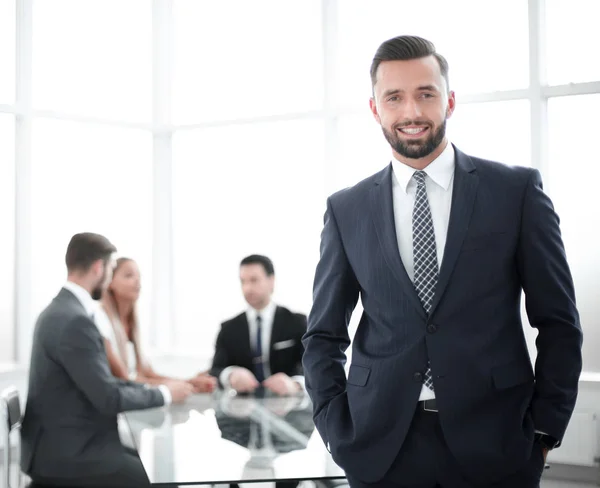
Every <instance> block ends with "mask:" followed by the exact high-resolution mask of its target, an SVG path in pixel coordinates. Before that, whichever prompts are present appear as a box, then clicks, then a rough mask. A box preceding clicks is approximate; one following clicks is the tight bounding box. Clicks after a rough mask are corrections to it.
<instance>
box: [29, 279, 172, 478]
mask: <svg viewBox="0 0 600 488" xmlns="http://www.w3.org/2000/svg"><path fill="white" fill-rule="evenodd" d="M163 404H164V399H163V396H162V394H161V392H160V390H158V389H157V388H147V387H146V386H144V385H142V384H139V383H133V382H129V381H123V380H120V379H117V378H115V377H114V376H113V375H112V374H111V371H110V368H109V364H108V360H107V357H106V351H105V349H104V342H103V340H102V337H101V335H100V333H99V331H98V329H97V327H96V325H95V324H94V322H93V321H92V320H91V319H90V318H89V317H88V316H87V314H86V311H85V309H84V308H83V305H81V303H80V302H79V300H78V299H77V298H76V297H75V296H74V295H73V294H72V293H71V292H70V291H68V290H66V289H64V288H63V289H62V290H61V291H60V293H59V294H58V295H57V296H56V298H54V300H53V301H52V303H51V304H50V305H49V306H48V307H47V308H46V309H45V310H44V311H43V312H42V313H41V314H40V316H39V318H38V321H37V323H36V326H35V331H34V336H33V349H32V354H31V365H30V369H29V390H28V397H27V404H26V407H25V414H24V418H23V425H22V429H21V437H22V441H21V442H22V453H21V468H22V470H23V471H24V472H25V473H28V474H29V475H33V476H34V477H35V476H38V477H46V478H67V477H68V478H71V477H81V476H96V475H103V474H109V473H111V472H114V471H116V470H117V469H118V468H119V463H120V462H121V460H122V459H123V452H124V451H123V447H122V446H121V442H120V439H119V434H118V430H117V414H118V413H119V412H123V411H127V410H140V409H145V408H152V407H158V406H161V405H163Z"/></svg>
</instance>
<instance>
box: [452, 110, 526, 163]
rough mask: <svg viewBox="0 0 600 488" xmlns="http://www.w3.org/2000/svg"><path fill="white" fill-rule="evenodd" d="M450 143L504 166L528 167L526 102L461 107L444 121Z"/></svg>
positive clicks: (468, 152)
mask: <svg viewBox="0 0 600 488" xmlns="http://www.w3.org/2000/svg"><path fill="white" fill-rule="evenodd" d="M448 134H449V137H450V139H451V140H452V142H454V143H455V144H456V145H457V147H458V148H460V149H461V150H462V151H464V152H466V153H467V154H472V155H473V156H479V157H481V158H486V159H491V160H493V161H500V162H503V163H506V164H517V165H520V166H531V135H530V117H529V102H528V101H527V100H512V101H508V102H486V103H467V104H461V102H460V98H459V99H458V100H457V104H456V110H455V111H454V113H453V114H452V117H451V118H450V119H449V120H448Z"/></svg>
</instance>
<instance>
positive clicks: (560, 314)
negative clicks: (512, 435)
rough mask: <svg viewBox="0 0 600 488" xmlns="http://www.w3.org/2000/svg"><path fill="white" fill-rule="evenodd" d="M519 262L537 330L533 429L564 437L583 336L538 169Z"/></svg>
mask: <svg viewBox="0 0 600 488" xmlns="http://www.w3.org/2000/svg"><path fill="white" fill-rule="evenodd" d="M517 260H518V269H519V273H520V277H521V282H522V286H523V290H524V292H525V298H526V308H527V315H528V317H529V322H530V324H531V325H532V327H535V328H537V329H538V331H539V333H538V338H537V340H536V345H537V359H536V363H535V393H534V397H533V400H532V404H531V406H532V414H533V420H534V425H535V428H536V429H537V430H538V431H541V432H544V433H547V434H550V435H551V436H553V437H555V438H557V439H562V437H563V435H564V432H565V430H566V428H567V424H568V422H569V419H570V417H571V414H572V412H573V408H574V407H575V400H576V398H577V388H578V382H579V376H580V373H581V367H582V358H581V345H582V332H581V325H580V323H579V315H578V313H577V309H576V306H575V291H574V287H573V280H572V278H571V272H570V270H569V266H568V264H567V259H566V256H565V251H564V247H563V243H562V238H561V234H560V228H559V219H558V216H557V215H556V213H555V212H554V208H553V206H552V203H551V201H550V199H549V198H548V197H547V196H546V194H545V193H544V192H543V189H542V180H541V177H540V173H539V172H538V171H537V170H534V171H532V173H531V175H530V178H529V181H528V186H527V189H526V191H525V196H524V202H523V213H522V222H521V236H520V240H519V247H518V253H517Z"/></svg>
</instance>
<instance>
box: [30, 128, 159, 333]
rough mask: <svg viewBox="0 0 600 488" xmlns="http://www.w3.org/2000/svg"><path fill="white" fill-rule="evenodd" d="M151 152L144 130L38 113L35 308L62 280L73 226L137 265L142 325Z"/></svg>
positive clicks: (148, 278) (148, 280)
mask: <svg viewBox="0 0 600 488" xmlns="http://www.w3.org/2000/svg"><path fill="white" fill-rule="evenodd" d="M151 154H152V150H151V139H150V136H149V134H147V133H145V132H142V131H137V130H130V129H118V128H112V127H104V126H97V125H91V124H81V123H76V122H69V121H62V120H51V119H36V120H35V121H34V125H33V154H32V188H31V210H32V234H31V238H32V264H33V266H32V268H33V277H32V279H33V283H34V286H33V290H32V291H33V297H32V308H33V310H35V311H36V313H39V311H40V310H41V309H42V308H43V307H45V306H46V305H47V304H48V303H49V301H50V300H51V299H52V298H53V296H54V295H55V294H56V293H57V291H58V290H59V289H60V287H61V286H62V284H63V282H64V280H65V279H66V268H65V263H64V255H65V251H66V249H67V244H68V242H69V239H70V238H71V236H72V235H73V234H75V233H78V232H88V231H89V232H97V233H100V234H103V235H105V236H106V237H107V238H108V239H110V240H111V242H113V244H115V246H116V247H117V248H118V251H119V254H120V255H124V256H128V257H132V258H134V259H135V260H136V261H138V263H139V265H140V268H141V271H142V274H143V275H142V287H143V292H142V298H141V307H140V314H141V320H142V330H144V328H145V327H146V324H147V321H148V315H149V305H150V294H149V293H148V292H147V290H148V291H149V290H151V289H152V255H151V253H152V165H151V159H152V155H151Z"/></svg>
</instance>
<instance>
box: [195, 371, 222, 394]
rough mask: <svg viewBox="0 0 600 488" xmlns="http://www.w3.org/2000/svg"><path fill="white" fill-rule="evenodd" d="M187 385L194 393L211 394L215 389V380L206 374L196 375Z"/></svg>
mask: <svg viewBox="0 0 600 488" xmlns="http://www.w3.org/2000/svg"><path fill="white" fill-rule="evenodd" d="M188 383H190V384H191V385H192V386H193V387H194V393H212V392H213V391H214V390H215V388H216V387H217V379H216V378H215V377H214V376H211V375H209V374H208V373H198V374H197V375H196V376H194V377H193V378H191V379H189V380H188Z"/></svg>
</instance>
